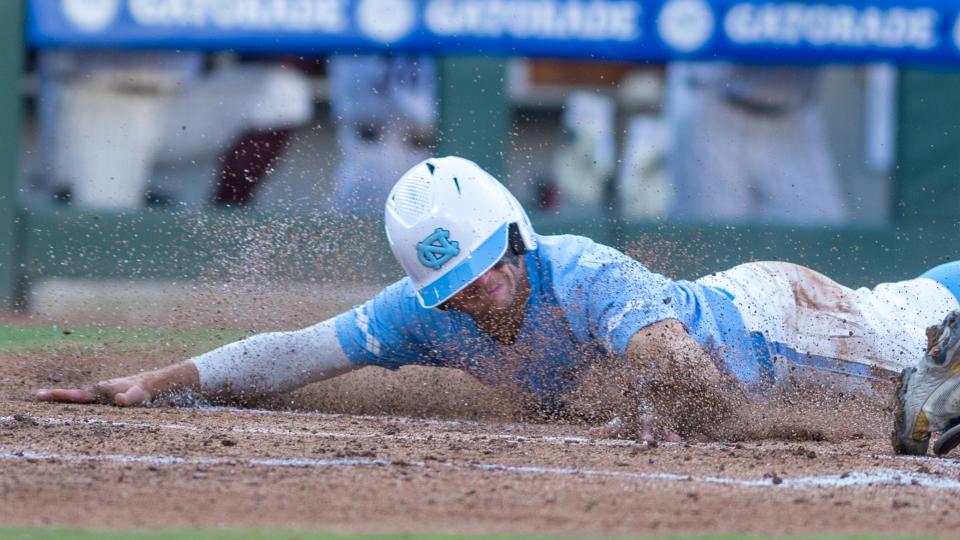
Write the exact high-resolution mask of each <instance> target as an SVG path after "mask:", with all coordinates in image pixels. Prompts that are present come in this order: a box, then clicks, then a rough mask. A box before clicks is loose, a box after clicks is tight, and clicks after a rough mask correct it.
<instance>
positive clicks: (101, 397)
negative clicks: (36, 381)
mask: <svg viewBox="0 0 960 540" xmlns="http://www.w3.org/2000/svg"><path fill="white" fill-rule="evenodd" d="M36 397H37V399H38V400H40V401H59V402H67V403H106V404H111V405H118V406H120V407H129V406H132V405H140V404H142V403H145V402H147V401H150V400H151V399H153V392H152V391H151V389H150V384H149V383H148V381H147V379H146V378H144V377H142V376H140V375H134V376H130V377H121V378H119V379H110V380H108V381H100V382H98V383H96V384H91V385H87V386H84V387H83V388H72V389H70V388H55V389H41V390H37V394H36Z"/></svg>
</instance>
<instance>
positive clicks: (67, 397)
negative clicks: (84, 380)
mask: <svg viewBox="0 0 960 540" xmlns="http://www.w3.org/2000/svg"><path fill="white" fill-rule="evenodd" d="M36 398H37V399H38V400H40V401H64V402H71V403H92V402H94V401H97V398H98V396H97V392H96V391H95V389H94V387H93V386H87V387H84V388H73V389H70V388H54V389H47V388H44V389H41V390H37V394H36Z"/></svg>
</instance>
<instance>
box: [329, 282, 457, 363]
mask: <svg viewBox="0 0 960 540" xmlns="http://www.w3.org/2000/svg"><path fill="white" fill-rule="evenodd" d="M432 318H434V317H433V314H432V313H431V312H430V310H427V309H424V308H423V307H421V306H420V304H418V303H417V299H416V296H415V295H414V292H413V288H412V287H411V286H410V285H409V284H408V283H406V280H401V281H399V282H397V283H395V284H393V285H391V286H389V287H387V288H386V289H384V290H383V291H381V292H380V293H379V294H377V295H376V296H375V297H373V298H372V299H371V300H369V301H367V302H365V303H363V304H360V305H358V306H355V307H354V308H353V309H351V310H349V311H347V312H345V313H342V314H340V315H339V316H337V318H336V330H337V339H338V341H339V342H340V347H341V348H342V349H343V351H344V354H346V356H347V358H348V359H349V360H350V361H351V362H353V363H355V364H357V365H364V366H366V365H372V366H380V367H385V368H389V369H398V368H400V367H401V366H404V365H408V364H419V365H440V364H441V362H440V360H439V358H438V357H437V355H436V354H435V352H434V351H433V350H431V348H430V347H429V345H428V343H427V336H426V335H424V332H423V328H425V327H429V326H430V324H431V322H430V319H432ZM434 324H436V323H435V322H434Z"/></svg>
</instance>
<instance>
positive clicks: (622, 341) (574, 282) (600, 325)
mask: <svg viewBox="0 0 960 540" xmlns="http://www.w3.org/2000/svg"><path fill="white" fill-rule="evenodd" d="M571 263H572V264H571V266H570V267H569V268H568V269H567V270H568V271H567V272H566V277H565V278H563V279H560V280H559V284H560V288H561V289H563V290H562V291H558V292H559V293H560V294H561V295H562V296H564V297H566V300H565V301H566V302H567V303H568V307H567V310H568V313H571V314H573V316H574V317H575V318H578V319H579V321H574V326H575V327H576V326H579V327H581V328H583V329H585V330H586V331H587V332H588V333H589V337H591V338H592V339H595V340H597V341H599V343H601V344H602V345H603V347H604V348H605V349H606V350H607V351H608V352H610V353H613V354H617V355H623V354H624V353H626V350H627V344H628V343H629V341H630V338H631V337H633V335H634V334H635V333H637V331H639V330H640V329H642V328H644V327H646V326H649V325H651V324H653V323H656V322H659V321H663V320H666V319H678V318H679V317H678V314H677V311H676V309H674V305H673V291H674V286H673V281H672V280H670V279H668V278H666V277H664V276H662V275H660V274H656V273H654V272H651V271H650V270H648V269H647V268H646V267H645V266H644V265H642V264H641V263H639V262H637V261H635V260H633V259H631V258H630V257H627V256H626V255H624V254H623V253H620V252H619V251H617V250H615V249H613V248H610V247H607V246H603V245H600V244H594V243H591V245H590V246H589V247H587V248H586V249H584V250H583V251H582V252H581V253H580V255H579V257H578V258H576V259H575V261H571Z"/></svg>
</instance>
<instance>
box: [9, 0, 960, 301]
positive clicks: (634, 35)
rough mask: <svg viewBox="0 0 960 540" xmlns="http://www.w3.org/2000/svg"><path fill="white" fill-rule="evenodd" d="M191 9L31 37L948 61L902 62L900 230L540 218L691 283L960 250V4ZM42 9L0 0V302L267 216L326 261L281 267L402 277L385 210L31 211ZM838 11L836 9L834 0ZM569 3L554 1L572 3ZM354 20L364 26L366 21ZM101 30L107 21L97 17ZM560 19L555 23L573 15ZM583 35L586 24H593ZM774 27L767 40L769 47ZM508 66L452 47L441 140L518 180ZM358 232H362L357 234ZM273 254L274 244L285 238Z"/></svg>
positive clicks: (860, 271) (837, 274) (851, 278)
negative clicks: (21, 161)
mask: <svg viewBox="0 0 960 540" xmlns="http://www.w3.org/2000/svg"><path fill="white" fill-rule="evenodd" d="M97 4H98V3H97V2H69V1H65V2H53V1H48V0H37V1H36V2H34V4H33V7H34V8H39V9H40V10H41V11H42V10H58V9H62V8H64V7H65V6H69V5H73V6H74V7H75V6H88V7H89V6H94V5H97ZM167 4H169V5H167ZM174 4H176V3H165V2H163V1H162V0H159V1H155V2H149V1H147V2H144V1H137V0H103V1H102V2H100V3H99V5H100V6H101V7H102V6H107V7H111V6H120V7H121V8H122V9H121V11H120V13H121V17H120V18H118V19H116V20H115V21H114V23H113V24H114V26H112V27H111V26H109V25H108V26H105V27H103V28H106V29H107V30H106V31H101V30H103V28H100V29H99V30H98V31H91V30H90V29H89V28H87V29H80V30H78V29H77V28H70V27H69V26H66V25H63V24H60V26H57V25H56V24H54V25H53V26H52V27H46V28H43V27H42V24H40V23H41V22H42V21H41V20H40V19H39V18H37V14H38V12H34V13H33V14H32V15H33V17H32V18H31V19H30V21H29V24H28V26H27V28H28V29H29V33H30V35H29V39H30V40H31V43H32V44H33V45H35V46H93V47H97V46H101V47H102V46H112V47H122V46H135V47H160V48H191V47H194V48H201V49H206V50H213V49H218V48H231V47H232V48H238V49H244V48H246V49H247V50H253V49H256V48H257V47H262V46H263V44H264V43H268V44H269V47H271V48H272V49H273V50H274V51H276V52H279V51H282V50H291V51H299V52H311V51H312V52H316V53H325V52H329V51H331V50H379V49H383V48H389V49H391V50H402V49H404V48H411V49H415V50H434V51H436V52H438V53H441V54H444V55H446V54H464V53H471V54H478V53H479V54H481V55H482V54H489V55H491V56H496V55H506V54H529V55H533V56H563V57H583V58H595V59H619V60H631V61H638V62H641V61H657V62H659V61H664V60H667V59H670V58H697V57H705V58H730V59H740V60H745V61H768V62H774V63H784V62H800V63H829V62H834V61H843V62H874V61H894V62H897V63H899V64H900V65H901V66H904V65H910V64H918V65H936V66H940V67H937V68H936V69H941V70H944V71H929V70H912V69H902V70H901V71H900V82H899V88H898V96H899V98H898V99H899V106H898V114H897V117H898V126H897V132H898V137H897V141H898V147H897V151H896V159H897V166H896V177H895V179H894V182H895V183H894V192H895V193H894V198H893V199H894V211H893V216H894V221H893V223H891V224H890V225H888V226H883V227H872V228H867V229H857V228H842V229H825V228H821V227H818V228H808V229H805V228H799V229H795V228H782V227H779V228H778V227H761V226H741V227H731V226H723V225H717V226H708V227H684V226H676V225H662V224H651V223H628V222H624V221H622V220H616V219H607V218H606V217H601V218H598V219H594V220H591V221H588V222H584V221H582V220H576V221H569V220H568V221H565V220H564V219H563V218H553V219H545V218H543V217H542V216H541V217H540V218H537V219H535V220H536V221H537V227H538V229H539V230H540V231H541V232H543V233H551V232H576V233H580V234H587V235H590V236H592V237H594V238H595V239H597V240H598V241H601V242H606V243H609V244H612V245H616V246H618V247H621V248H623V249H626V250H628V251H631V252H632V253H634V254H636V255H638V256H640V257H641V258H642V259H643V260H644V261H645V262H648V264H650V266H651V267H653V268H654V269H656V270H659V271H662V272H667V273H669V274H671V275H674V276H677V277H685V278H693V277H697V276H699V275H702V274H704V273H708V272H712V271H716V270H720V269H723V268H725V267H729V266H731V265H733V264H736V263H739V262H745V261H748V260H753V259H779V260H788V261H793V262H797V263H802V264H807V265H809V266H812V267H814V268H816V269H819V270H821V271H824V272H826V273H828V274H829V275H830V276H832V277H834V278H836V279H837V280H839V281H841V282H844V283H848V284H851V285H856V284H871V283H874V282H876V281H879V280H883V279H897V278H903V277H906V276H910V275H914V274H917V273H920V272H921V271H923V270H924V269H925V268H928V267H930V266H932V265H935V264H937V263H939V262H942V261H944V260H949V259H953V258H956V256H957V254H956V252H957V250H956V248H954V242H955V241H956V238H957V237H958V236H957V234H958V230H957V218H958V216H960V183H958V182H957V181H956V175H957V173H958V171H960V137H958V136H957V134H956V126H957V125H960V107H957V106H956V103H955V94H956V91H955V89H956V88H958V83H960V77H958V76H957V75H956V74H954V73H951V72H949V71H946V70H949V69H951V66H954V65H957V64H958V63H960V22H958V11H960V10H958V9H957V8H956V7H954V6H953V2H948V1H947V0H941V1H929V0H928V1H926V2H907V1H906V0H904V2H901V3H900V4H897V3H896V2H892V1H887V0H876V1H874V2H869V1H857V2H854V1H849V2H839V3H832V4H830V6H827V7H824V5H823V4H822V3H813V2H784V1H768V2H758V1H739V2H738V1H734V0H714V1H713V2H709V3H708V2H705V1H701V0H650V1H637V2H629V1H626V2H624V1H617V2H613V1H609V2H604V1H597V2H576V1H575V0H573V1H570V0H557V1H556V2H554V4H556V6H555V7H556V8H557V10H559V11H563V10H564V9H566V10H567V12H566V14H567V15H569V12H570V10H571V9H573V8H572V7H571V6H574V7H576V6H577V5H579V6H580V7H583V6H593V7H596V6H600V7H601V8H604V6H606V8H609V9H611V10H616V9H620V10H624V9H625V10H627V11H626V12H625V13H627V12H628V15H630V16H632V17H634V18H635V19H634V20H633V22H634V23H635V25H634V26H630V25H627V26H624V25H623V24H622V21H620V22H618V23H617V24H613V23H609V24H608V26H609V28H608V29H609V31H610V32H613V34H611V35H610V36H606V37H604V36H599V37H598V34H595V33H594V34H591V33H590V32H599V31H600V30H597V28H596V27H594V29H593V30H589V28H588V27H587V26H582V27H576V28H574V27H568V28H567V29H566V30H565V31H566V32H568V34H569V35H568V36H567V37H566V38H564V39H557V37H556V35H553V36H552V37H551V36H546V37H544V36H540V37H537V36H536V35H534V36H533V37H532V38H531V36H530V34H529V31H530V29H529V28H528V29H527V30H525V32H526V34H524V35H522V36H521V35H520V34H518V33H517V32H516V31H515V30H516V28H514V33H512V34H511V31H509V28H507V31H504V32H501V33H500V35H499V36H498V37H497V38H493V37H491V33H490V32H491V31H490V29H489V26H483V25H480V26H477V29H476V34H475V35H470V32H472V31H474V30H471V28H472V27H470V26H469V24H467V22H464V21H468V18H460V19H455V18H454V19H455V20H458V21H460V22H459V23H458V24H460V26H457V27H456V28H455V30H456V32H454V33H452V34H451V33H448V34H445V35H440V36H439V37H438V35H437V32H440V31H443V30H444V28H446V29H447V30H450V28H453V27H452V26H449V25H448V26H443V24H440V23H443V20H441V19H442V18H443V16H448V17H449V16H451V13H452V11H451V10H453V9H455V8H456V7H457V6H458V5H459V6H463V5H468V4H469V5H472V6H474V7H473V9H481V11H482V9H483V7H482V4H484V3H483V2H477V1H474V2H468V1H460V2H455V1H450V0H433V1H425V0H416V1H412V2H405V1H403V0H398V1H397V2H396V3H394V4H392V5H394V6H400V7H403V6H407V7H410V6H412V9H414V13H415V14H416V13H421V12H422V11H423V10H425V9H432V10H433V11H432V14H433V15H432V17H433V18H434V19H433V23H431V24H433V26H432V27H429V25H426V23H423V24H424V25H425V26H417V25H418V24H421V23H419V22H418V21H420V19H418V18H417V17H414V18H413V19H412V21H413V22H412V23H411V24H412V25H413V26H411V27H409V28H407V29H406V30H405V31H406V32H407V34H398V33H397V32H400V30H398V28H397V27H396V25H393V26H391V25H387V26H388V27H389V28H379V29H377V28H375V29H374V33H375V34H376V33H377V32H379V34H377V36H376V37H371V34H370V32H369V28H367V29H364V27H363V24H364V23H363V22H362V20H361V19H363V15H362V12H363V10H364V9H365V8H366V7H369V6H376V5H381V6H383V5H386V4H383V3H377V2H365V1H362V0H357V1H348V2H344V3H341V2H327V3H326V4H329V6H341V7H343V9H344V10H345V11H344V13H346V14H347V16H348V17H347V19H344V21H347V22H345V23H343V24H345V26H342V25H341V26H340V27H336V25H334V26H331V27H330V29H328V30H329V32H328V33H327V34H324V33H323V32H312V33H303V32H300V33H291V34H281V35H279V36H277V37H276V39H270V40H264V39H262V38H263V37H264V36H263V34H262V29H260V30H257V31H252V33H251V31H250V30H249V29H247V30H244V29H243V28H240V29H239V30H237V29H236V28H233V29H230V28H227V29H224V28H223V25H222V24H221V27H220V28H219V29H218V30H216V31H209V30H208V31H205V30H204V29H203V28H201V27H200V26H198V23H197V20H198V19H196V18H194V19H189V20H186V19H185V21H186V22H184V21H180V22H183V23H184V24H185V25H186V26H185V27H184V29H183V30H182V31H181V32H180V33H179V34H178V32H176V31H171V30H170V28H169V24H173V23H176V22H177V21H176V17H175V16H176V13H177V11H176V10H175V9H173V8H172V7H170V6H173V5H174ZM194 4H195V5H198V6H206V5H208V4H209V5H210V6H213V5H215V4H216V5H223V3H222V2H203V1H198V2H195V3H194ZM317 4H323V2H319V3H317ZM326 4H325V5H326ZM494 4H496V5H501V6H502V5H506V4H511V5H512V6H513V7H514V8H517V7H518V6H519V7H523V6H528V7H529V5H533V3H529V2H528V3H524V2H523V1H522V0H518V1H515V2H506V3H504V2H499V3H489V4H488V5H494ZM541 4H542V3H541ZM901 4H902V5H901ZM134 5H136V6H138V7H137V8H136V9H140V10H141V15H142V14H143V13H146V14H147V15H150V16H153V17H161V18H162V16H167V17H174V18H173V19H170V20H168V21H166V23H165V24H167V25H168V26H167V27H162V25H161V27H158V28H154V29H153V30H152V31H149V29H147V30H144V29H143V28H140V29H138V28H137V27H136V24H135V23H137V21H136V20H134V18H132V17H130V16H129V14H128V13H127V11H124V10H127V9H128V8H129V6H134ZM151 6H152V7H151ZM164 6H167V8H164ZM477 6H481V7H480V8H477ZM818 6H819V7H818ZM27 7H28V5H27V3H26V2H25V1H20V0H10V1H6V2H0V84H2V85H3V86H4V88H7V89H13V91H9V90H8V91H7V92H3V93H2V94H0V136H2V140H3V141H4V143H5V144H3V145H2V146H0V302H2V303H3V305H6V306H13V305H15V304H16V303H17V302H20V301H22V299H23V298H25V297H26V291H27V287H28V285H29V282H30V281H31V280H33V279H42V278H49V277H101V278H170V279H189V278H191V277H194V276H196V275H198V274H199V273H202V272H203V271H205V269H209V268H210V264H211V262H212V261H213V260H215V259H218V258H223V257H224V256H236V257H243V256H247V255H249V253H245V252H244V250H245V249H246V250H249V249H250V245H249V243H250V242H254V243H255V242H258V241H261V242H267V243H268V244H269V243H270V240H271V235H276V234H279V233H277V232H276V231H275V230H272V229H269V227H268V224H276V223H287V224H289V225H290V226H289V227H286V228H284V231H287V233H290V231H295V232H294V233H290V234H295V236H296V238H295V239H293V240H295V241H296V242H305V245H313V246H316V248H315V249H316V253H314V254H313V255H312V257H313V259H312V260H313V261H314V262H311V263H309V264H303V263H302V260H298V261H293V262H292V263H291V264H289V265H282V264H278V265H277V268H285V269H286V270H285V271H278V272H276V273H275V275H277V276H278V277H280V276H284V275H286V276H288V277H291V278H296V279H317V276H327V277H343V278H349V279H352V280H366V281H385V280H388V279H392V278H395V277H397V276H398V275H399V270H398V269H397V268H396V265H395V264H393V262H392V259H391V258H390V254H389V250H387V249H386V246H385V241H384V239H383V235H382V232H381V230H382V229H381V226H380V224H379V223H377V222H376V220H373V221H370V222H367V221H362V220H351V219H350V218H330V217H323V216H309V215H289V214H273V215H270V214H263V213H261V214H257V213H243V214H240V213H218V212H205V213H199V212H194V213H191V214H183V213H175V212H171V211H163V210H149V211H147V210H144V211H142V212H127V213H116V212H113V213H110V212H93V211H80V210H77V209H71V208H63V209H59V210H40V209H31V208H21V207H20V205H18V201H17V189H18V186H17V185H16V174H15V171H16V155H17V151H16V142H17V140H18V137H19V133H20V132H19V122H20V118H19V116H20V111H21V109H20V108H21V100H20V95H19V89H20V88H21V82H20V78H21V71H22V61H23V56H24V52H25V35H24V32H23V28H24V26H23V21H24V20H25V16H26V14H27ZM704 8H706V10H707V12H708V13H709V14H710V16H711V17H712V18H711V19H710V25H709V28H706V27H705V26H704V24H703V21H704V18H703V15H704V13H705V12H704ZM129 9H133V8H129ZM151 9H152V10H153V11H150V10H151ZM164 9H166V11H164ZM211 9H212V8H211ZM578 9H579V8H578ZM604 9H605V8H604ZM762 9H766V10H767V11H768V12H769V13H773V15H769V16H774V15H776V14H777V13H780V15H781V16H784V17H786V16H787V15H789V16H791V17H794V19H796V17H798V16H803V17H806V18H803V17H801V19H802V20H803V21H806V22H803V24H802V25H801V26H799V27H795V28H793V29H792V30H790V32H792V33H789V32H788V33H787V34H783V35H778V34H776V32H772V33H770V32H768V33H767V34H763V32H760V33H756V32H754V33H751V27H749V25H748V24H747V22H749V16H750V13H755V12H757V10H762ZM817 9H819V10H820V11H816V10H817ZM825 9H826V10H828V11H823V10H825ZM143 10H147V11H143ZM445 10H446V11H445ZM557 10H554V12H553V13H554V14H556V13H557V12H559V11H557ZM751 10H753V11H751ZM778 10H779V11H778ZM790 10H792V11H790ZM805 10H810V11H809V12H807V11H805ZM831 10H832V11H831ZM788 12H789V13H788ZM210 13H211V14H212V13H213V12H210ZM611 13H612V12H611ZM791 13H792V14H793V15H790V14H791ZM805 13H806V15H804V14H805ZM785 14H786V15H785ZM798 14H799V15H798ZM354 15H355V16H356V19H355V20H354V19H352V18H350V17H353V16H354ZM392 15H393V16H394V18H396V17H397V16H401V15H403V16H405V12H401V13H399V14H398V13H393V14H392ZM407 15H408V14H407ZM608 15H610V14H608ZM734 15H736V17H739V18H738V19H736V20H734V21H733V23H737V24H740V26H739V27H738V26H737V24H733V23H731V18H732V17H734ZM212 16H213V15H211V17H212ZM438 17H439V18H440V19H438ZM698 17H699V18H698ZM817 17H820V19H817ZM831 17H841V18H842V19H843V21H844V25H840V26H837V25H834V26H835V27H836V28H840V30H837V29H836V28H834V30H831V31H830V32H823V31H819V33H818V30H817V29H818V28H820V27H819V26H817V25H818V24H820V23H823V22H824V21H829V20H832V19H831ZM401 18H402V17H401ZM423 19H424V20H427V19H428V17H423ZM454 19H450V20H454ZM210 20H211V21H212V20H214V19H210ZM391 20H393V19H391ZM503 20H504V21H507V22H505V23H503V24H507V25H508V26H509V24H508V23H509V18H504V19H503ZM558 20H559V19H558ZM610 20H611V21H612V20H613V19H610ZM796 20H800V19H796ZM171 21H173V22H172V23H171ZM437 21H440V23H438V22H437ZM745 21H746V22H745ZM817 21H820V23H818V22H817ZM54 22H56V21H54ZM161 22H163V21H161ZM221 22H222V21H221ZM341 22H343V21H341ZM367 22H368V23H369V21H367ZM447 22H448V23H449V21H447ZM85 24H90V25H102V24H103V21H102V20H99V19H97V18H96V17H92V18H89V19H87V20H86V23H85ZM329 24H334V23H329ZM437 24H440V26H437ZM449 24H452V23H449ZM558 24H559V23H558ZM671 24H672V25H673V27H672V30H671ZM678 24H679V26H677V25H678ZM464 25H466V26H464ZM691 25H692V26H691ZM851 25H853V26H851ZM857 25H860V26H857ZM878 25H879V26H878ZM574 26H576V25H574ZM540 27H541V28H546V27H545V26H543V25H541V26H540ZM761 27H762V25H761V26H758V27H756V28H761ZM841 27H842V28H841ZM551 28H553V30H551V32H554V34H555V33H556V32H557V30H556V29H557V28H558V27H557V26H556V25H554V26H553V27H551ZM570 28H573V30H571V29H570ZM584 28H587V30H584ZM737 28H739V30H737ZM756 28H754V30H756ZM851 28H852V30H851ZM858 28H859V30H858ZM578 29H579V30H578ZM401 30H402V29H401ZM588 30H589V31H588ZM578 31H580V32H581V34H577V32H578ZM384 32H388V33H389V32H392V34H389V35H387V34H384ZM571 32H572V33H571ZM583 32H586V33H583ZM736 32H739V34H736ZM850 32H853V33H850ZM858 32H859V33H858ZM734 34H736V35H734ZM385 36H386V37H385ZM398 36H399V37H398ZM784 36H787V37H784ZM798 36H799V37H798ZM764 39H766V40H767V42H763V40H764ZM385 40H386V41H387V42H385ZM791 40H793V41H791ZM503 71H504V65H503V62H502V61H500V60H498V59H492V58H488V57H485V56H473V57H469V58H467V57H456V58H452V57H445V58H444V59H443V60H442V67H441V77H442V84H441V88H442V90H441V106H440V114H441V129H440V132H441V133H443V134H444V139H443V140H442V142H441V148H440V152H441V153H461V154H464V155H469V156H471V157H473V158H474V159H477V160H478V161H481V163H482V164H483V165H484V166H486V167H487V168H488V169H490V170H492V171H493V172H495V173H506V174H509V171H503V170H502V169H503V158H502V156H503V155H504V150H505V145H506V140H507V138H506V137H505V136H504V133H506V130H507V129H508V126H509V120H508V112H507V111H508V107H509V104H508V103H507V98H506V96H505V95H504V94H505V92H497V91H489V89H485V88H483V86H482V85H480V84H477V82H476V81H477V80H480V79H483V80H494V81H496V80H500V79H501V78H502V75H503ZM464 104H468V105H469V106H465V105H464ZM262 231H266V232H262ZM344 231H350V234H345V233H344ZM251 239H253V240H251ZM275 239H276V240H278V243H282V242H283V238H279V239H277V238H275ZM245 242H246V244H245ZM274 245H276V244H274ZM291 245H293V244H291ZM265 249H268V250H269V249H273V248H270V247H269V246H268V247H267V248H265ZM281 251H282V250H281ZM261 256H262V255H261ZM267 256H270V257H272V258H273V259H274V261H275V262H282V261H283V260H284V258H285V257H286V256H290V257H294V258H295V257H296V256H298V254H291V253H283V252H277V253H267Z"/></svg>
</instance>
